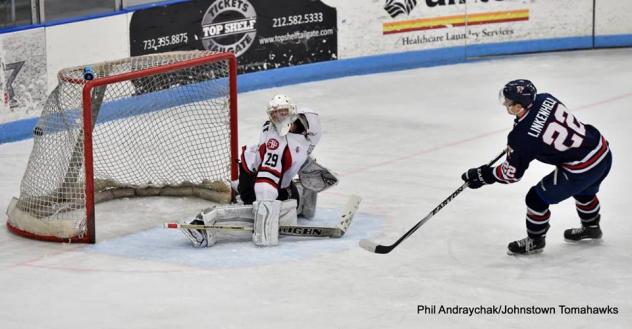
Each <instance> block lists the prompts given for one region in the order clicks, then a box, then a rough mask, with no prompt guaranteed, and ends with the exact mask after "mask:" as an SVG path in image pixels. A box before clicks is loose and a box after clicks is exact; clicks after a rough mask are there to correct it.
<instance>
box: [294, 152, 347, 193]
mask: <svg viewBox="0 0 632 329" xmlns="http://www.w3.org/2000/svg"><path fill="white" fill-rule="evenodd" d="M298 177H299V179H300V181H301V184H302V185H303V186H304V187H305V188H306V189H308V190H312V191H315V192H322V191H324V190H326V189H328V188H330V187H332V186H334V185H336V184H338V177H336V175H335V174H334V173H332V172H331V171H330V170H329V169H327V168H325V167H323V166H321V165H320V164H319V163H317V162H316V160H314V159H312V158H311V157H308V158H307V160H306V161H305V164H303V166H302V167H301V170H299V172H298Z"/></svg>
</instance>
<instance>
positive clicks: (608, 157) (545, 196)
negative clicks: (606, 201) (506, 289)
mask: <svg viewBox="0 0 632 329" xmlns="http://www.w3.org/2000/svg"><path fill="white" fill-rule="evenodd" d="M499 98H500V102H501V103H502V104H503V105H504V106H505V107H506V109H507V112H508V113H509V114H511V115H513V116H515V120H514V127H513V129H512V130H511V132H510V133H509V135H508V136H507V158H506V160H505V162H503V163H502V164H501V165H499V166H497V167H490V166H488V165H484V166H480V167H478V168H472V169H470V170H468V171H467V172H465V173H464V174H463V175H462V176H461V178H462V179H463V180H464V181H466V182H467V183H468V186H469V187H470V188H473V189H476V188H479V187H481V186H483V185H485V184H493V183H496V182H498V183H504V184H508V183H515V182H517V181H518V180H520V178H521V177H522V175H523V174H524V172H525V170H527V168H528V167H529V163H530V162H531V161H533V160H538V161H541V162H544V163H547V164H551V165H554V166H555V170H554V171H553V172H551V173H550V174H548V175H546V176H545V177H544V178H542V180H541V181H540V182H538V183H537V184H536V185H535V186H533V187H532V188H531V189H530V190H529V192H528V193H527V196H526V198H525V201H526V204H527V215H526V226H527V237H526V238H524V239H522V240H517V241H513V242H511V243H509V246H508V249H509V250H508V253H509V254H532V253H538V252H542V250H543V249H544V246H545V236H546V232H547V231H548V229H549V218H550V217H551V211H550V210H549V205H552V204H557V203H559V202H561V201H563V200H566V199H568V198H570V197H573V198H574V199H575V205H576V208H577V213H578V215H579V218H580V220H581V224H582V226H581V227H580V228H573V229H568V230H566V231H565V232H564V238H565V239H566V240H567V241H573V242H575V241H580V240H584V239H600V238H601V236H602V232H601V228H600V226H599V221H600V219H601V216H600V214H599V209H600V206H599V199H597V192H599V186H600V184H601V182H602V181H603V180H604V178H605V177H606V176H607V175H608V172H609V171H610V166H611V165H612V153H611V151H610V148H609V145H608V141H607V140H606V139H605V138H604V137H603V136H602V135H601V133H600V132H599V131H598V130H597V128H595V127H593V126H591V125H588V124H583V123H582V122H580V121H579V120H578V119H577V118H575V116H573V114H571V113H570V112H569V111H568V110H567V109H566V107H565V106H564V104H563V103H562V102H560V101H559V100H558V99H557V98H555V97H554V96H552V95H551V94H547V93H541V94H538V93H537V90H536V88H535V86H534V85H533V83H531V81H529V80H514V81H510V82H509V83H507V84H506V85H505V86H504V88H503V89H502V90H501V91H500V94H499Z"/></svg>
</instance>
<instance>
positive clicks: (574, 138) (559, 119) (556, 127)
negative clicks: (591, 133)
mask: <svg viewBox="0 0 632 329" xmlns="http://www.w3.org/2000/svg"><path fill="white" fill-rule="evenodd" d="M554 119H555V120H552V121H551V122H549V124H548V126H547V127H546V130H545V131H544V135H542V140H543V141H544V142H545V143H546V144H548V145H551V146H553V147H555V149H556V150H558V151H560V152H564V151H566V150H568V149H570V148H574V147H579V146H580V145H582V142H583V141H584V136H586V127H584V124H582V123H581V122H579V120H577V118H575V117H574V116H573V115H572V114H571V113H570V112H568V110H567V109H566V107H564V105H562V104H559V105H558V106H557V108H556V109H555V114H554ZM568 136H570V138H571V139H570V140H571V142H572V143H571V145H570V146H568V145H566V140H567V139H568Z"/></svg>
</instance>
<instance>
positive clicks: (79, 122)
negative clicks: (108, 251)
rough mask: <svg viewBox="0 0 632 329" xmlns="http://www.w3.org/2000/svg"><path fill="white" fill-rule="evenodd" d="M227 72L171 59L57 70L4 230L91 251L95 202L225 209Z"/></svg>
mask: <svg viewBox="0 0 632 329" xmlns="http://www.w3.org/2000/svg"><path fill="white" fill-rule="evenodd" d="M236 66H237V61H236V59H235V56H234V55H233V54H231V53H215V52H210V51H178V52H169V53H160V54H153V55H146V56H139V57H131V58H125V59H121V60H116V61H109V62H104V63H99V64H94V65H89V66H81V67H73V68H68V69H63V70H61V71H60V72H59V74H58V85H57V87H56V88H55V89H54V90H53V91H52V92H51V94H50V95H49V97H48V99H47V101H46V103H45V105H44V109H43V111H42V114H41V116H40V118H39V120H38V122H37V124H36V126H35V128H34V129H33V135H34V142H33V150H32V152H31V155H30V158H29V162H28V164H27V168H26V172H25V173H24V176H23V178H22V182H21V186H20V197H19V198H13V199H12V200H11V202H10V204H9V207H8V209H7V215H8V220H7V227H8V229H9V230H10V231H11V232H14V233H16V234H18V235H21V236H25V237H28V238H32V239H37V240H45V241H57V242H83V243H94V242H95V240H96V239H95V237H96V234H95V211H94V205H95V203H98V202H102V201H107V200H112V199H115V198H123V197H125V198H127V197H140V196H193V197H198V198H203V199H208V200H211V201H214V202H220V203H228V202H230V200H231V198H232V193H231V189H230V180H234V179H236V178H237V86H236V84H237V83H236V75H237V67H236ZM88 74H92V75H93V76H94V79H91V78H92V77H91V76H88Z"/></svg>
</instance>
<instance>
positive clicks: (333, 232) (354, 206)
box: [164, 195, 362, 238]
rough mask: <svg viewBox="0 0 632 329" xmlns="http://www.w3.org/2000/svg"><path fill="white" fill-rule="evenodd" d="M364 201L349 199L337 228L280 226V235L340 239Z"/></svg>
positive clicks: (216, 227) (243, 228)
mask: <svg viewBox="0 0 632 329" xmlns="http://www.w3.org/2000/svg"><path fill="white" fill-rule="evenodd" d="M360 201H362V199H361V198H360V197H359V196H357V195H352V196H351V197H349V200H348V201H347V204H346V205H345V207H344V208H343V209H342V213H341V215H340V222H339V223H338V225H336V227H320V226H299V225H286V226H279V233H280V234H281V235H292V236H302V237H329V238H340V237H342V236H343V235H345V233H346V232H347V230H348V229H349V226H350V225H351V221H352V220H353V215H355V213H356V211H357V210H358V207H359V206H360ZM164 227H165V228H172V229H181V228H185V229H195V230H233V231H247V232H252V231H253V228H252V226H226V225H195V224H180V223H165V224H164Z"/></svg>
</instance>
